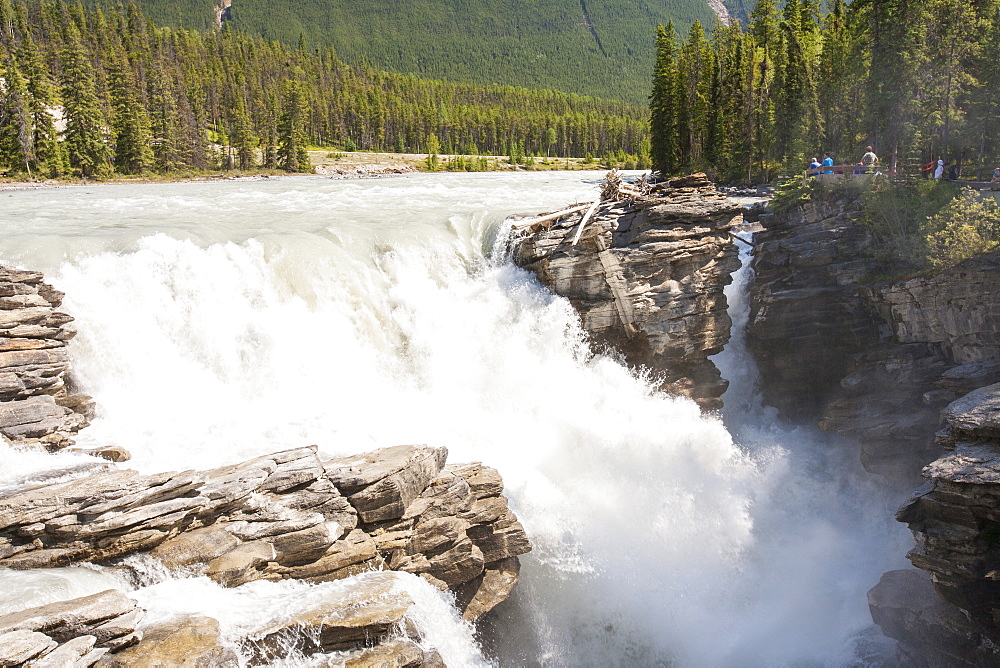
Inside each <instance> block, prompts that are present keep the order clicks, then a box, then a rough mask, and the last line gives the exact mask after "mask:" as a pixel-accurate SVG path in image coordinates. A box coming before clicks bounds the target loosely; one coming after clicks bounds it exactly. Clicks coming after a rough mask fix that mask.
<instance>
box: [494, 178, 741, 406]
mask: <svg viewBox="0 0 1000 668" xmlns="http://www.w3.org/2000/svg"><path fill="white" fill-rule="evenodd" d="M623 197H624V198H625V199H622V198H623ZM586 208H587V207H585V206H584V207H583V209H586ZM585 216H586V213H585V212H584V210H578V211H574V212H573V213H570V214H567V215H565V216H561V217H558V218H556V219H549V220H544V222H541V223H532V224H528V225H524V224H522V230H523V231H524V236H522V237H521V238H518V239H516V240H515V241H514V253H513V257H514V262H515V263H516V264H518V265H519V266H521V267H524V268H526V269H528V270H530V271H532V272H534V273H535V274H536V275H537V276H538V279H539V280H540V281H541V282H542V284H543V285H545V286H547V287H548V288H549V289H550V290H552V291H553V292H555V293H556V294H559V295H562V296H563V297H566V298H567V299H569V301H570V303H572V304H573V306H574V307H575V308H576V310H577V311H578V312H579V313H580V317H581V320H582V324H583V327H584V328H585V329H586V330H587V332H589V333H590V335H591V336H592V337H593V340H594V341H595V342H596V343H598V344H607V345H610V346H611V347H613V348H614V349H615V350H617V351H619V352H620V353H621V354H622V355H623V356H624V358H625V360H626V361H627V362H628V363H629V364H631V365H634V366H645V367H648V368H650V369H652V370H654V371H656V372H657V373H659V374H660V378H661V380H662V386H663V388H664V389H666V390H667V391H670V392H672V393H676V394H680V395H683V396H688V397H691V398H693V399H695V400H696V401H698V403H699V404H701V405H702V406H703V407H705V408H709V409H715V408H719V407H720V406H721V400H720V399H719V397H720V396H721V395H722V393H723V392H724V391H725V389H726V385H727V383H726V382H725V381H724V380H723V379H722V377H721V375H720V373H719V371H718V369H716V368H715V365H714V364H712V362H711V361H710V360H709V359H708V357H709V356H710V355H714V354H716V353H718V352H720V351H721V350H722V348H723V346H724V345H725V344H726V342H727V341H728V340H729V330H730V326H731V324H732V323H731V321H730V319H729V315H728V313H727V310H726V309H727V303H726V297H725V295H724V294H723V288H724V287H725V286H726V285H728V284H729V283H730V282H731V280H732V278H731V276H732V273H733V272H734V271H735V270H736V269H737V268H738V267H739V258H738V255H739V253H738V250H737V248H736V245H735V242H734V241H733V239H732V238H731V236H730V234H729V232H730V230H731V229H732V228H733V227H734V226H735V225H737V224H738V223H740V222H742V209H741V207H740V206H738V205H737V204H736V203H735V202H733V201H732V200H729V199H728V198H726V196H725V195H723V194H722V193H720V192H719V191H717V190H716V189H715V186H714V185H713V184H712V183H711V182H709V181H708V179H707V178H706V177H705V175H704V174H694V175H691V176H686V177H680V178H676V179H671V180H669V181H667V182H665V183H662V184H658V185H656V186H654V187H653V188H652V189H650V190H649V191H648V192H645V193H643V192H638V191H630V192H625V193H623V194H620V195H619V194H616V195H615V196H613V197H608V198H606V199H605V200H604V201H603V202H602V203H601V204H600V205H599V206H598V207H597V209H596V211H595V214H594V215H593V216H592V218H591V219H589V220H588V221H586V224H585V225H583V227H582V229H581V224H582V222H583V219H584V218H585ZM516 225H517V223H516V222H515V226H516Z"/></svg>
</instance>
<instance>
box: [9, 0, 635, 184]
mask: <svg viewBox="0 0 1000 668" xmlns="http://www.w3.org/2000/svg"><path fill="white" fill-rule="evenodd" d="M13 2H17V3H18V4H12V0H6V3H7V4H6V5H4V6H3V8H0V12H2V13H3V16H4V21H5V22H4V23H3V30H4V31H5V34H3V35H2V36H0V76H4V75H6V76H5V78H7V79H10V80H11V81H13V82H14V84H15V85H10V86H7V87H6V88H5V89H4V90H3V91H0V97H2V98H3V99H2V100H0V102H2V103H3V104H2V105H0V146H2V147H4V148H2V149H0V171H3V172H8V173H10V172H29V173H44V174H47V175H60V174H66V173H67V172H68V171H70V170H72V171H73V172H75V173H76V174H78V175H82V176H85V177H92V176H103V175H106V174H109V173H111V171H112V170H116V171H117V172H119V173H139V172H144V171H148V170H151V169H153V170H156V171H159V172H163V173H166V172H174V171H178V170H203V169H208V168H216V169H217V168H219V167H224V168H239V169H249V168H251V167H255V166H257V165H262V166H263V167H265V168H267V169H275V168H278V167H279V166H280V167H282V168H284V169H291V170H307V169H309V165H308V154H307V153H306V151H305V146H306V145H314V146H333V147H344V148H345V149H348V150H363V151H383V150H386V149H387V148H389V147H393V148H397V149H404V148H409V149H410V150H418V151H419V150H421V149H422V148H423V147H424V143H425V141H426V138H427V137H428V136H429V135H430V134H434V135H435V136H436V137H438V138H439V142H440V147H439V149H438V150H444V151H445V152H447V153H448V154H456V153H462V152H466V153H470V154H472V153H478V152H480V151H482V152H484V153H487V154H491V155H500V154H504V153H506V152H507V151H509V150H510V147H511V146H512V145H516V146H517V147H518V152H519V153H520V155H522V156H523V155H543V154H546V153H548V154H555V155H557V156H560V157H562V158H568V157H570V156H580V155H584V154H585V153H592V154H599V153H604V152H608V151H614V150H623V151H627V152H628V153H630V154H634V155H637V154H638V153H640V152H641V151H642V150H643V149H644V147H645V146H647V144H648V132H647V128H646V123H645V120H644V118H643V113H642V110H641V108H639V107H636V106H633V105H629V104H625V103H622V102H612V101H607V100H599V99H595V98H588V97H581V96H578V95H570V94H566V93H560V92H555V91H534V90H527V89H522V88H512V87H509V86H472V85H467V84H456V83H445V82H441V81H431V80H427V79H421V78H418V77H415V76H411V75H404V74H399V73H393V72H386V71H380V70H376V69H372V68H369V67H354V66H349V65H347V64H345V63H344V62H343V61H341V60H339V59H338V58H337V57H336V55H335V53H334V52H333V51H331V50H313V51H310V50H309V49H308V33H307V34H306V47H307V48H306V49H304V50H303V49H293V48H291V47H288V46H285V45H283V44H281V43H278V42H265V41H264V40H262V39H260V38H257V37H251V36H248V35H245V34H241V33H239V32H235V31H233V30H230V29H228V28H225V29H223V30H221V31H208V32H197V31H192V30H177V29H171V28H160V27H157V26H156V25H154V24H153V23H152V22H150V21H148V20H146V19H145V17H143V16H142V15H140V14H139V12H138V11H136V10H135V9H134V8H130V9H128V10H127V11H125V12H124V13H123V12H122V11H121V10H120V9H111V10H109V11H107V12H103V13H97V12H88V11H85V10H84V9H82V8H81V6H80V5H71V6H67V5H65V4H63V3H61V2H59V1H58V0H52V1H49V0H37V1H34V2H32V3H30V4H21V3H23V2H24V0H13ZM7 7H11V8H10V9H8V8H7ZM8 16H10V17H11V20H9V21H8V20H7V18H6V17H8ZM227 25H228V24H227ZM296 38H297V35H296ZM15 70H16V73H17V76H15V75H14V74H13V72H14V71H15ZM53 81H57V82H58V84H59V86H58V94H57V91H56V87H55V86H53V84H52V82H53ZM22 83H23V85H22ZM60 106H61V107H62V109H61V111H62V112H63V116H64V118H65V120H66V123H67V127H66V131H65V132H64V133H63V136H62V137H61V139H62V141H57V140H56V133H55V130H54V127H53V119H52V116H51V115H50V113H49V109H52V108H54V109H56V110H57V111H58V110H59V109H58V108H59V107H60ZM433 152H434V153H436V152H437V151H433ZM476 167H477V168H479V165H478V164H477V165H476Z"/></svg>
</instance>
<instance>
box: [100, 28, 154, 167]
mask: <svg viewBox="0 0 1000 668" xmlns="http://www.w3.org/2000/svg"><path fill="white" fill-rule="evenodd" d="M108 88H109V93H110V96H111V107H112V125H111V128H112V136H113V137H114V147H115V167H116V168H117V169H118V171H120V172H122V173H125V174H140V173H142V172H145V171H147V170H149V169H151V168H152V167H153V164H154V158H153V147H152V140H153V136H152V131H151V123H150V118H149V112H148V111H147V110H146V106H145V105H144V104H143V103H142V100H141V99H140V98H139V95H138V92H137V90H138V83H137V81H136V77H135V74H134V73H133V71H132V67H131V65H130V64H129V62H128V58H127V57H126V55H125V52H124V50H123V49H122V48H121V47H120V46H119V47H115V48H114V49H113V50H112V54H111V65H110V76H109V77H108Z"/></svg>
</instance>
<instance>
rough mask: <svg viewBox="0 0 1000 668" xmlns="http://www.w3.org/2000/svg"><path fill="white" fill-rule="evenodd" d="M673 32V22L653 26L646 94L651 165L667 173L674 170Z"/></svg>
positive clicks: (675, 128)
mask: <svg viewBox="0 0 1000 668" xmlns="http://www.w3.org/2000/svg"><path fill="white" fill-rule="evenodd" d="M676 56H677V34H676V33H675V32H674V24H673V22H670V23H668V24H667V27H666V28H664V27H663V26H659V27H658V28H657V30H656V69H655V70H654V71H653V92H652V93H651V94H650V96H649V112H650V120H649V127H650V153H651V155H650V157H651V158H652V162H653V169H654V170H656V171H658V172H660V174H663V175H668V174H673V173H675V172H676V171H677V167H678V165H677V158H678V156H677V125H676V124H677V112H676V108H675V102H676V101H677V100H676V92H675V86H676V83H675V82H676V78H677V69H676V63H675V60H676Z"/></svg>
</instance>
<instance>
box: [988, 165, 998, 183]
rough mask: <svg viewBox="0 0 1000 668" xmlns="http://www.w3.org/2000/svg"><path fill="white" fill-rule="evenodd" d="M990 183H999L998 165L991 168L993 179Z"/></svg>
mask: <svg viewBox="0 0 1000 668" xmlns="http://www.w3.org/2000/svg"><path fill="white" fill-rule="evenodd" d="M990 183H1000V167H997V168H996V169H994V170H993V180H992V181H990Z"/></svg>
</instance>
